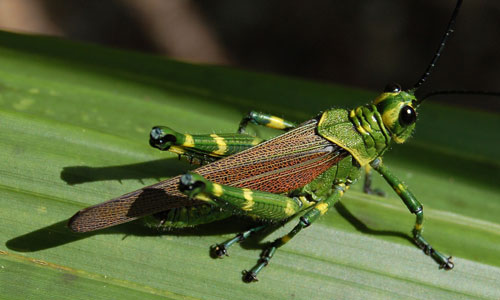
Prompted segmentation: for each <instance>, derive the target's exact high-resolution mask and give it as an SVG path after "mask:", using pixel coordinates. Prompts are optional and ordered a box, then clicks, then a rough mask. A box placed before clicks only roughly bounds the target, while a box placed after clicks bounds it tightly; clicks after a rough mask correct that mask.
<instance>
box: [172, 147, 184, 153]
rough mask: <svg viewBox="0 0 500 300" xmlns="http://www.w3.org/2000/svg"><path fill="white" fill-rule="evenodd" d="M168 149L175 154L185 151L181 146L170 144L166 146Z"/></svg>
mask: <svg viewBox="0 0 500 300" xmlns="http://www.w3.org/2000/svg"><path fill="white" fill-rule="evenodd" d="M168 151H170V152H173V153H176V154H184V153H186V151H185V150H184V149H182V148H181V147H178V146H171V147H170V148H168Z"/></svg>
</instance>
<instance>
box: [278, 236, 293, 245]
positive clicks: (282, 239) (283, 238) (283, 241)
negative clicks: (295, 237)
mask: <svg viewBox="0 0 500 300" xmlns="http://www.w3.org/2000/svg"><path fill="white" fill-rule="evenodd" d="M291 239H292V238H291V237H290V236H289V235H288V234H287V235H285V236H283V237H282V238H281V242H282V243H283V244H286V243H288V241H289V240H291Z"/></svg>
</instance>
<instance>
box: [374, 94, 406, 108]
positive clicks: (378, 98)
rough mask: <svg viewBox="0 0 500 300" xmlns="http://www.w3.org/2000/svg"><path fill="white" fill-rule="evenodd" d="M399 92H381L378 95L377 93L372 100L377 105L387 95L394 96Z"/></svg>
mask: <svg viewBox="0 0 500 300" xmlns="http://www.w3.org/2000/svg"><path fill="white" fill-rule="evenodd" d="M399 93H400V92H397V93H390V92H389V93H382V94H380V95H378V97H377V98H375V100H373V104H375V105H377V104H379V103H380V102H382V101H384V100H385V99H387V97H389V96H396V95H397V94H399Z"/></svg>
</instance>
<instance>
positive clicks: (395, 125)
mask: <svg viewBox="0 0 500 300" xmlns="http://www.w3.org/2000/svg"><path fill="white" fill-rule="evenodd" d="M373 104H374V105H375V106H376V107H377V111H378V112H379V113H380V115H381V116H382V121H383V122H384V125H385V128H387V130H389V132H390V133H391V136H392V138H393V139H394V141H396V143H399V144H401V143H404V142H405V141H406V139H408V138H409V137H410V136H411V134H412V132H413V130H414V129H415V122H416V121H417V112H416V108H417V105H418V102H417V99H416V98H415V95H414V94H413V91H412V90H409V91H402V90H401V86H400V85H398V84H389V85H387V87H386V88H385V90H384V92H383V93H382V94H380V95H379V96H378V97H377V98H376V99H375V100H374V101H373Z"/></svg>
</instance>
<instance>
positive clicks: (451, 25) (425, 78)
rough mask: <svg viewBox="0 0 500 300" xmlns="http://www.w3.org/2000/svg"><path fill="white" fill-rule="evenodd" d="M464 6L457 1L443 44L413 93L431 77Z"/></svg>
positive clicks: (460, 1)
mask: <svg viewBox="0 0 500 300" xmlns="http://www.w3.org/2000/svg"><path fill="white" fill-rule="evenodd" d="M461 5H462V0H458V1H457V5H455V9H454V10H453V14H452V15H451V19H450V22H449V23H448V27H447V29H446V32H445V33H444V35H443V37H442V38H441V43H440V44H439V47H438V49H437V51H436V54H434V57H433V58H432V60H431V63H430V64H429V65H428V66H427V69H426V70H425V72H424V74H423V75H422V76H421V77H420V79H419V80H418V81H417V83H416V84H415V86H413V91H416V90H417V89H418V88H420V86H421V85H422V84H423V83H424V82H425V81H426V80H427V78H428V77H429V76H430V75H431V71H432V69H433V68H434V67H435V66H436V63H437V61H438V59H439V57H440V56H441V52H442V51H443V49H444V46H445V44H446V42H447V41H448V38H449V37H450V36H451V34H452V33H453V31H455V20H456V19H457V15H458V10H459V9H460V6H461Z"/></svg>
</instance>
